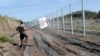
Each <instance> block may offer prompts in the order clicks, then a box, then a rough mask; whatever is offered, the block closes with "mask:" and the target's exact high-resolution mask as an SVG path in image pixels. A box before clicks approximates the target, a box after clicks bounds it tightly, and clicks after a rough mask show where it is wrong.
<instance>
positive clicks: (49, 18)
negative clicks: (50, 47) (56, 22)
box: [49, 14, 51, 29]
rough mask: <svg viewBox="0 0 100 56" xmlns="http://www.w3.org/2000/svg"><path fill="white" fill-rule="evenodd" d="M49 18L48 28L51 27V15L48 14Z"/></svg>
mask: <svg viewBox="0 0 100 56" xmlns="http://www.w3.org/2000/svg"><path fill="white" fill-rule="evenodd" d="M49 20H50V29H51V15H50V14H49Z"/></svg>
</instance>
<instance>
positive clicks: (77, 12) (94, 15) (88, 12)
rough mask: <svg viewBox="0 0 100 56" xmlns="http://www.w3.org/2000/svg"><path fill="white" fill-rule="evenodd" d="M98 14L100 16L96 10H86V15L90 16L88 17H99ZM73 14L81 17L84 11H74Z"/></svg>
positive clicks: (68, 15)
mask: <svg viewBox="0 0 100 56" xmlns="http://www.w3.org/2000/svg"><path fill="white" fill-rule="evenodd" d="M97 15H99V16H100V14H97V13H96V12H94V11H89V10H85V17H86V18H88V19H94V18H97ZM72 16H73V17H75V18H81V17H82V11H76V12H72ZM65 17H70V14H67V15H65Z"/></svg>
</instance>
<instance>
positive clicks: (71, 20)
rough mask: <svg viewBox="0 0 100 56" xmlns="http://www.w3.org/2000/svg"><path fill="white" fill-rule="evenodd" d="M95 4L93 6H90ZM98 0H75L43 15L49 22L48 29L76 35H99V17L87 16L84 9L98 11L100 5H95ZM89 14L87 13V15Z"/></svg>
mask: <svg viewBox="0 0 100 56" xmlns="http://www.w3.org/2000/svg"><path fill="white" fill-rule="evenodd" d="M92 2H94V3H93V4H95V5H94V6H92V5H93V4H92ZM97 2H98V0H77V1H75V2H73V3H70V4H69V5H67V6H65V7H63V8H61V9H58V10H55V11H53V12H51V13H49V14H47V15H46V16H45V17H46V18H47V22H48V24H49V29H51V30H57V31H64V32H68V33H71V34H78V35H83V36H87V35H99V34H100V19H96V18H92V17H90V18H87V17H86V16H85V14H86V13H85V11H86V10H89V11H93V10H92V8H95V9H94V11H95V12H98V11H99V9H100V7H97V6H98V4H99V2H98V3H97ZM88 16H89V15H88Z"/></svg>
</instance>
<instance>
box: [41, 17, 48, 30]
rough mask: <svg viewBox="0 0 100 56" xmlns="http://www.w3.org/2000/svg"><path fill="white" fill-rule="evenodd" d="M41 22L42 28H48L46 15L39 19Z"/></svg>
mask: <svg viewBox="0 0 100 56" xmlns="http://www.w3.org/2000/svg"><path fill="white" fill-rule="evenodd" d="M39 24H40V28H41V29H43V28H46V27H48V24H47V21H46V17H42V18H40V19H39Z"/></svg>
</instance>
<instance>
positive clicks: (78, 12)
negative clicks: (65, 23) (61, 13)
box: [71, 0, 83, 35]
mask: <svg viewBox="0 0 100 56" xmlns="http://www.w3.org/2000/svg"><path fill="white" fill-rule="evenodd" d="M71 10H72V18H73V30H74V32H75V34H79V35H81V34H83V23H82V3H81V0H78V1H76V2H74V3H72V4H71Z"/></svg>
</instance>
